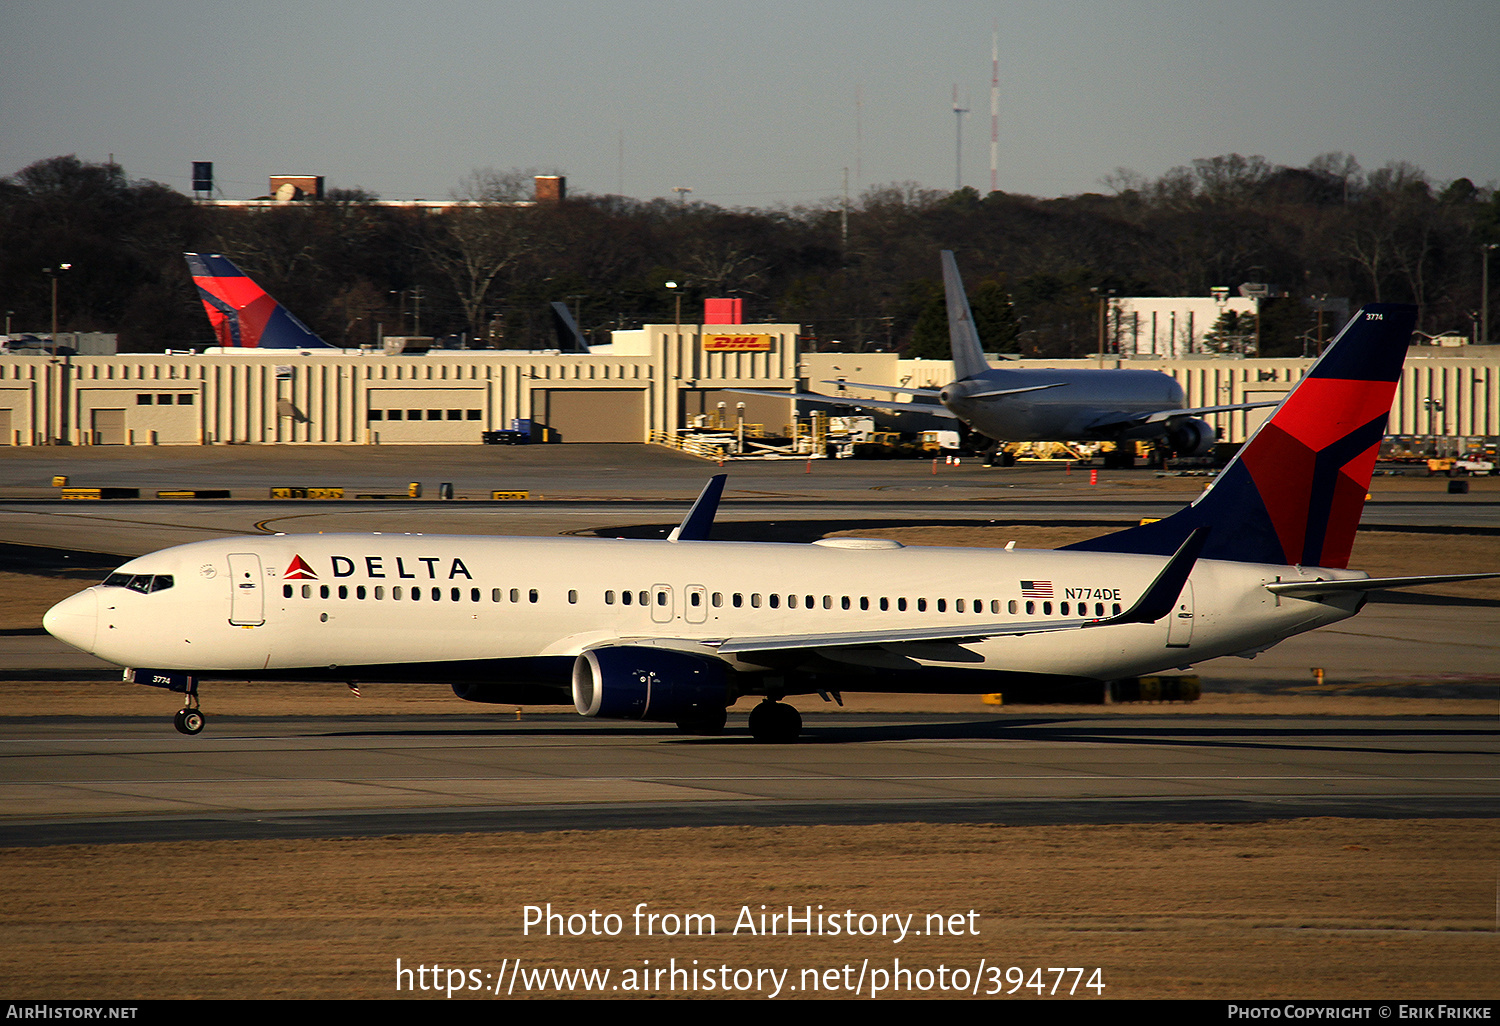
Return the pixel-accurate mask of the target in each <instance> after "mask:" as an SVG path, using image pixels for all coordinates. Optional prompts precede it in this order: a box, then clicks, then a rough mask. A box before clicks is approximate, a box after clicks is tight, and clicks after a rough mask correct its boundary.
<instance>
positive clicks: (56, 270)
mask: <svg viewBox="0 0 1500 1026" xmlns="http://www.w3.org/2000/svg"><path fill="white" fill-rule="evenodd" d="M72 266H73V265H72V264H58V265H57V266H56V267H44V268H42V273H43V274H45V275H47V276H48V277H49V278H51V279H52V358H53V360H54V361H55V360H56V359H57V276H58V275H59V274H62V273H63V272H64V271H66V270H68V269H69V268H71V267H72ZM71 369H72V361H71V360H65V361H64V362H63V369H62V382H61V384H62V388H61V390H60V391H61V395H60V396H59V397H58V404H57V405H58V411H57V416H58V432H57V440H58V441H59V442H61V443H62V444H63V445H67V444H68V407H69V406H70V405H71V404H72V397H71V396H70V395H69V393H70V392H71V388H70V385H71V382H70V380H69V379H70V377H71V375H70V374H69V371H70V370H71ZM51 420H52V415H51V412H50V411H48V414H47V421H48V427H49V432H50V426H51Z"/></svg>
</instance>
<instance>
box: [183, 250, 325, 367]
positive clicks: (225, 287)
mask: <svg viewBox="0 0 1500 1026" xmlns="http://www.w3.org/2000/svg"><path fill="white" fill-rule="evenodd" d="M184 255H185V256H186V257H187V262H188V269H189V270H190V271H191V272H192V275H193V283H194V284H195V285H197V286H198V298H199V299H201V300H203V309H204V310H206V311H207V312H208V323H209V324H210V325H211V326H212V327H213V329H214V334H215V335H217V336H218V337H219V345H221V346H223V347H224V348H226V349H333V348H336V347H334V346H331V345H329V344H328V343H327V342H324V341H323V340H322V339H321V338H319V337H318V336H317V335H315V334H314V333H313V332H312V330H311V329H310V328H308V326H307V325H305V324H303V323H302V322H301V321H299V320H298V319H297V318H296V317H295V316H294V315H293V314H292V312H291V311H290V310H288V309H287V308H286V307H284V306H282V305H281V304H280V303H278V302H276V300H275V299H274V298H272V297H271V295H270V294H269V293H267V292H266V290H265V289H263V288H261V287H260V286H259V285H257V284H255V282H254V281H252V280H250V278H249V277H247V276H246V275H245V272H243V271H241V270H240V269H239V268H238V267H236V266H234V262H233V261H232V260H230V259H229V258H228V257H225V256H220V255H219V254H217V253H187V254H184Z"/></svg>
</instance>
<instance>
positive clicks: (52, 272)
mask: <svg viewBox="0 0 1500 1026" xmlns="http://www.w3.org/2000/svg"><path fill="white" fill-rule="evenodd" d="M72 266H73V265H72V264H58V265H57V266H56V267H44V268H42V273H43V274H45V275H46V276H47V277H49V278H51V279H52V355H53V356H56V355H57V276H58V275H59V274H62V273H63V272H64V271H66V270H68V269H69V268H71V267H72ZM9 332H10V322H9V321H7V322H6V333H7V334H9Z"/></svg>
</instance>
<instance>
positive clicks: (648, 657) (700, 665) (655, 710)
mask: <svg viewBox="0 0 1500 1026" xmlns="http://www.w3.org/2000/svg"><path fill="white" fill-rule="evenodd" d="M728 705H729V684H728V681H727V680H726V674H725V667H724V666H723V665H722V664H721V663H719V662H717V661H716V660H712V659H704V658H701V657H699V656H695V655H689V654H687V653H685V652H673V651H671V650H670V649H663V648H649V647H646V646H632V645H619V646H615V647H613V648H595V649H590V650H589V651H587V652H584V653H583V654H582V655H580V656H579V657H578V659H577V661H576V662H575V663H574V664H573V706H574V708H576V709H577V710H578V712H579V713H580V714H582V715H584V716H597V717H599V718H600V719H606V720H655V721H660V722H665V723H676V722H681V721H683V720H691V719H694V718H697V717H701V716H704V715H712V714H715V713H718V714H722V713H723V710H724V708H725V707H726V706H728ZM721 722H722V719H721Z"/></svg>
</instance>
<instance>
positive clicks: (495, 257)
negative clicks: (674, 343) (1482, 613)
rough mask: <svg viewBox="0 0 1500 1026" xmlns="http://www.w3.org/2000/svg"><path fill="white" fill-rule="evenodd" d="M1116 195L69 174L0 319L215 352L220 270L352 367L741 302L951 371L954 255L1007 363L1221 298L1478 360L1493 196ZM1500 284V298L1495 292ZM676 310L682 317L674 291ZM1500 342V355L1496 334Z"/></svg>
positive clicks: (1268, 326)
mask: <svg viewBox="0 0 1500 1026" xmlns="http://www.w3.org/2000/svg"><path fill="white" fill-rule="evenodd" d="M1104 186H1105V190H1106V191H1103V192H1100V193H1089V194H1084V195H1078V196H1066V197H1059V198H1054V199H1041V198H1037V197H1032V196H1024V195H1017V194H1011V193H1004V192H993V193H990V194H989V195H988V196H981V195H980V194H979V193H978V192H976V191H975V190H974V189H972V188H964V189H960V190H958V191H953V192H949V191H940V190H930V189H923V188H920V187H918V186H916V185H914V184H910V183H908V184H900V185H886V186H880V187H876V188H871V189H869V190H867V191H866V192H865V193H864V194H863V195H861V196H859V197H858V198H857V199H856V200H854V201H853V202H851V203H850V204H849V205H848V206H847V207H845V206H844V204H843V203H842V202H841V201H838V200H830V201H828V202H825V203H822V204H816V205H812V206H802V207H783V208H773V209H728V208H723V207H717V206H714V205H712V204H707V203H682V202H679V201H676V200H661V199H658V200H644V201H643V200H636V199H631V198H627V197H623V196H613V195H601V196H591V195H574V196H570V197H569V198H568V199H567V201H566V202H564V203H562V204H560V205H554V206H546V205H536V206H528V205H514V204H513V203H512V202H510V201H514V200H516V199H518V198H523V197H525V196H527V195H529V187H530V173H529V172H520V171H511V172H495V171H490V170H485V171H478V172H475V173H474V174H473V175H471V176H469V178H467V179H466V180H465V181H464V182H462V183H460V184H459V186H458V187H457V188H456V189H455V193H454V195H455V197H458V198H463V199H469V200H481V201H488V202H486V203H481V204H478V205H468V206H459V207H454V208H449V209H446V210H442V211H434V210H423V209H413V208H406V207H387V206H381V205H378V204H377V203H376V202H375V200H376V199H377V197H375V196H373V195H371V194H368V193H365V192H362V191H359V190H339V189H333V190H330V191H329V192H328V193H327V194H326V195H325V197H324V198H323V199H321V200H307V201H302V202H296V203H287V204H279V205H276V206H273V207H268V208H243V207H220V206H212V205H206V204H200V203H197V202H195V201H194V200H192V199H191V198H189V197H187V196H184V195H182V194H181V193H178V192H176V191H175V190H173V189H171V188H169V187H167V186H165V185H161V184H159V183H156V182H151V181H144V180H132V179H130V178H129V177H128V176H127V175H126V174H125V171H124V169H123V168H121V167H120V166H119V165H118V164H113V163H106V164H94V163H87V162H84V161H80V160H79V159H78V158H77V157H73V156H64V157H54V158H51V159H48V160H44V161H40V162H38V163H36V164H32V165H31V166H29V167H26V168H24V169H22V170H20V171H18V172H16V173H15V174H13V175H10V176H8V177H6V178H3V179H0V240H3V245H0V297H3V299H0V302H3V303H4V304H5V309H6V311H7V312H8V314H9V316H10V317H11V320H12V324H13V328H14V330H15V331H41V332H45V331H47V330H48V329H49V328H50V323H51V322H50V317H51V288H52V282H51V279H50V278H49V277H48V275H47V274H46V273H45V269H49V268H50V269H55V268H58V267H59V266H60V265H61V264H63V263H67V264H71V267H70V268H69V269H68V270H67V271H66V272H61V275H60V277H59V279H58V316H59V327H60V328H61V329H62V330H66V331H74V330H76V331H117V332H119V333H120V338H121V348H122V349H123V350H125V351H135V352H148V351H160V350H162V349H166V348H185V347H188V346H201V345H207V344H212V343H213V338H212V336H211V334H210V332H209V329H208V323H207V320H206V318H205V317H204V316H203V313H202V309H201V306H200V304H199V302H198V299H197V292H196V289H195V288H194V286H193V284H192V280H191V279H190V278H189V276H188V274H187V269H186V266H185V264H184V262H183V259H182V253H183V252H185V251H208V252H217V253H223V254H224V255H226V256H228V257H230V258H231V259H233V260H234V261H235V262H236V263H237V264H238V265H239V266H240V267H241V268H242V269H243V270H244V271H245V272H246V273H248V274H250V275H251V276H252V277H254V278H255V279H256V280H257V281H258V282H260V283H261V284H262V285H263V286H264V287H265V288H266V289H267V290H268V291H269V292H271V293H272V294H273V295H275V296H276V297H277V298H278V299H280V300H281V301H282V302H283V303H284V304H285V305H286V306H287V307H288V308H289V309H291V310H292V311H294V312H295V313H296V314H297V316H298V317H300V318H301V319H302V320H303V321H305V322H306V323H307V324H308V325H309V326H310V327H311V328H312V329H313V330H314V331H316V332H318V333H319V334H320V335H322V337H323V338H325V339H326V340H328V341H329V342H331V343H334V344H335V345H345V346H358V345H361V344H370V343H372V342H374V341H375V340H376V338H377V337H378V335H380V334H385V335H405V334H427V335H463V336H466V337H467V339H468V341H469V344H470V345H471V346H475V347H494V348H545V347H551V346H553V345H555V344H556V342H555V335H554V334H553V328H552V323H551V318H550V315H549V313H548V307H547V304H548V303H551V302H556V301H560V302H564V303H566V304H567V305H568V307H569V308H570V310H573V311H574V312H575V314H576V319H577V321H578V323H579V325H580V327H581V328H582V329H583V330H584V332H585V334H587V335H588V336H590V341H594V342H602V341H607V340H608V331H609V330H610V329H613V328H631V327H637V326H639V325H640V324H642V323H647V322H658V323H660V322H670V321H671V320H672V319H673V317H674V316H675V306H674V298H675V296H676V295H679V294H680V295H681V297H682V300H683V304H682V316H683V319H684V320H689V321H691V320H696V319H697V318H698V317H699V316H700V313H699V311H701V300H702V299H703V298H705V297H711V296H731V297H739V298H741V299H742V300H743V302H744V309H745V316H746V320H747V321H762V322H797V323H800V324H802V325H803V332H804V336H805V338H804V344H805V345H807V346H809V347H815V348H822V349H860V350H887V349H890V350H900V351H903V352H905V353H907V354H908V355H912V356H939V357H941V356H945V355H946V353H947V326H946V313H945V311H944V308H943V303H942V282H941V275H940V271H939V268H938V259H937V254H938V251H939V250H941V249H952V250H954V251H955V252H956V253H957V256H958V261H959V266H960V268H961V269H962V271H963V273H964V276H965V279H966V281H967V284H968V287H969V294H970V298H971V301H972V304H973V306H974V314H975V321H976V325H977V326H978V327H979V330H980V333H981V336H982V337H983V339H984V341H985V342H986V345H987V346H988V347H989V348H991V349H993V350H998V351H1006V352H1016V353H1020V354H1023V355H1026V356H1040V357H1067V356H1082V355H1087V354H1089V353H1092V352H1094V351H1095V348H1096V346H1097V344H1098V337H1099V328H1098V325H1099V320H1098V318H1099V317H1100V308H1101V302H1100V299H1101V297H1108V296H1110V295H1117V296H1170V295H1207V294H1208V291H1209V289H1210V288H1211V287H1214V286H1229V287H1230V288H1231V291H1233V289H1234V288H1235V287H1236V286H1238V285H1239V284H1241V283H1243V282H1262V283H1268V284H1270V285H1272V286H1275V287H1277V288H1278V289H1279V290H1281V291H1282V292H1284V293H1285V294H1286V295H1287V297H1288V298H1287V299H1286V300H1283V301H1281V302H1280V304H1279V305H1277V304H1272V305H1270V306H1267V307H1266V309H1265V311H1264V313H1263V317H1262V324H1261V331H1260V336H1261V351H1262V352H1263V353H1264V354H1266V355H1278V354H1283V353H1296V352H1301V351H1302V349H1303V348H1304V347H1305V344H1306V343H1305V337H1306V336H1307V335H1308V333H1309V330H1310V326H1311V323H1312V320H1313V318H1315V314H1312V313H1311V312H1309V310H1308V308H1307V307H1306V306H1305V305H1304V304H1303V302H1302V301H1303V300H1307V299H1313V298H1319V297H1344V298H1347V299H1349V300H1350V302H1351V304H1352V306H1355V307H1357V306H1358V305H1359V304H1361V303H1365V302H1376V301H1386V302H1415V303H1418V304H1420V305H1421V307H1422V312H1421V319H1420V321H1419V325H1418V326H1419V328H1420V329H1421V330H1422V331H1425V332H1428V333H1432V334H1436V333H1441V332H1456V333H1459V334H1462V335H1470V334H1472V333H1473V332H1474V329H1475V321H1476V319H1477V317H1478V315H1479V314H1478V311H1479V310H1480V309H1481V302H1480V291H1481V287H1480V282H1481V259H1482V256H1481V254H1482V253H1483V252H1486V251H1484V250H1483V249H1482V247H1483V246H1485V245H1487V244H1492V243H1500V193H1497V191H1496V190H1495V189H1494V188H1493V187H1478V186H1475V185H1474V184H1473V182H1471V181H1470V180H1469V179H1466V178H1460V179H1458V180H1456V181H1453V182H1448V183H1435V182H1433V181H1432V180H1430V179H1429V177H1428V176H1427V175H1426V174H1425V173H1424V172H1423V171H1422V170H1421V169H1420V168H1417V167H1415V166H1413V165H1410V164H1405V163H1393V164H1388V165H1386V166H1385V167H1382V168H1378V169H1375V170H1372V171H1368V172H1366V171H1365V170H1363V169H1362V168H1361V167H1360V165H1359V163H1358V161H1356V160H1355V159H1354V158H1353V157H1350V156H1348V155H1345V154H1339V153H1333V154H1326V155H1324V156H1321V157H1319V158H1317V159H1316V160H1314V161H1312V162H1311V163H1309V164H1308V165H1307V166H1306V167H1298V168H1294V167H1284V166H1277V165H1272V164H1270V163H1268V162H1266V161H1265V160H1263V159H1262V158H1260V157H1244V156H1240V155H1238V154H1230V155H1226V156H1219V157H1213V158H1208V159H1203V160H1195V161H1193V162H1192V163H1191V164H1189V165H1184V166H1182V167H1178V168H1174V169H1173V170H1171V171H1168V172H1167V173H1166V174H1164V175H1162V176H1161V177H1159V178H1155V179H1148V178H1144V177H1142V176H1139V175H1136V174H1134V173H1132V172H1129V171H1125V170H1120V171H1116V172H1115V173H1113V174H1111V175H1109V176H1107V177H1106V179H1105V180H1104ZM1497 277H1500V272H1497ZM668 281H676V282H679V283H680V284H681V286H682V288H681V289H680V290H678V292H677V293H674V292H673V291H671V290H668V289H667V288H666V287H665V283H666V282H668ZM1491 334H1492V335H1493V330H1492V332H1491Z"/></svg>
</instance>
